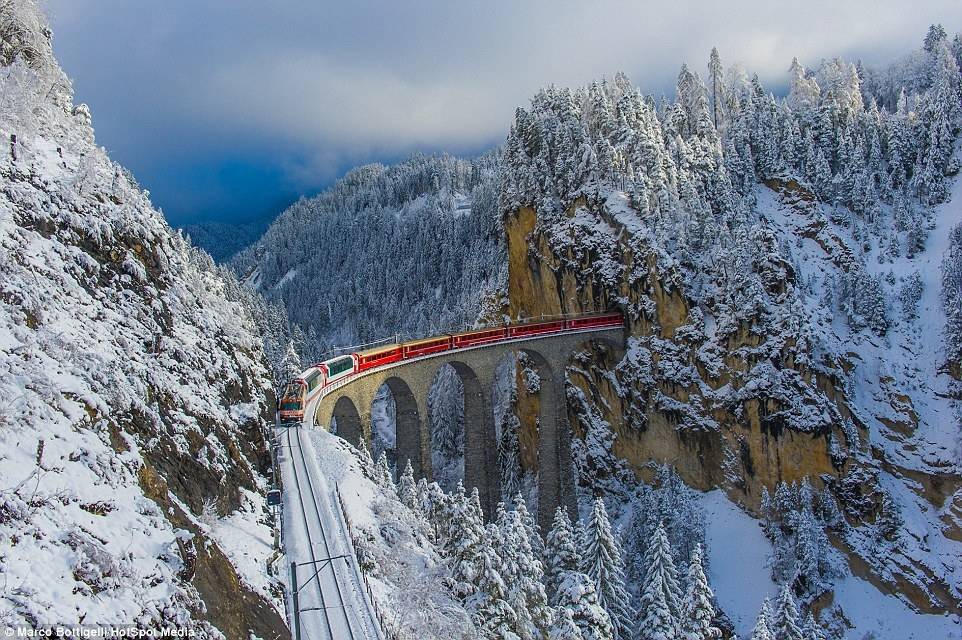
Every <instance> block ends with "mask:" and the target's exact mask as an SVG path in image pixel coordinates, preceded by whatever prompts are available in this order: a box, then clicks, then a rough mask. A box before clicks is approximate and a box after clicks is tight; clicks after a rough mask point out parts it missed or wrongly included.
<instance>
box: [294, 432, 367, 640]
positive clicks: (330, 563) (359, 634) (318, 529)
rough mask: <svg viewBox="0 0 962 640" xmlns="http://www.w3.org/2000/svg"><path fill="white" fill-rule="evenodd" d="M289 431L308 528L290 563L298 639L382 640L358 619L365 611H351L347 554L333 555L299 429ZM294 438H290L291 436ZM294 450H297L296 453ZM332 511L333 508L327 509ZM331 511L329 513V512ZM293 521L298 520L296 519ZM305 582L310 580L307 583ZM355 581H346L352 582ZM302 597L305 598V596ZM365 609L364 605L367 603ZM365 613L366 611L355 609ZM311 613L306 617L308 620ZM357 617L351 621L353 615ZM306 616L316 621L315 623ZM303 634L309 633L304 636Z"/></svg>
mask: <svg viewBox="0 0 962 640" xmlns="http://www.w3.org/2000/svg"><path fill="white" fill-rule="evenodd" d="M284 430H285V431H286V432H287V450H288V454H289V456H290V462H291V466H290V469H291V475H292V478H293V481H294V483H293V484H294V486H293V488H294V493H296V494H297V498H296V500H297V503H298V506H297V507H295V510H296V512H297V513H298V514H299V515H300V519H301V523H302V524H303V527H304V536H303V538H302V542H303V543H304V544H305V546H306V549H297V551H298V552H299V555H300V556H301V560H300V561H299V562H298V561H296V560H295V561H294V562H292V565H291V566H292V568H291V592H292V600H293V605H294V606H293V608H292V616H293V623H294V625H293V626H294V633H295V638H297V639H298V640H299V639H300V638H311V639H312V640H313V638H315V637H321V638H326V639H330V640H372V639H374V638H378V637H379V635H378V634H377V633H376V632H375V634H374V635H372V634H371V633H370V625H368V624H365V622H364V620H363V619H359V618H358V616H362V615H364V613H365V612H366V611H367V608H366V606H365V607H354V608H353V609H352V607H350V606H349V602H348V601H347V599H346V598H345V592H344V588H346V587H348V585H347V584H343V585H342V583H343V582H344V576H343V571H342V572H341V575H339V572H338V568H339V567H342V568H344V569H346V570H348V571H350V569H351V564H350V562H351V561H350V556H349V555H348V553H342V554H337V553H334V551H336V549H335V548H334V547H333V545H332V544H331V541H330V540H329V539H328V533H327V531H326V530H325V529H326V528H325V520H329V518H328V519H325V518H324V517H323V516H322V510H323V509H324V508H325V505H326V503H325V502H323V501H322V500H320V499H319V496H318V490H317V488H316V487H315V485H314V481H313V480H312V478H311V472H310V469H309V468H308V465H307V460H306V458H305V455H304V450H303V448H302V443H301V430H300V429H299V428H297V427H288V428H285V429H284ZM292 431H293V432H294V435H293V436H292V435H291V432H292ZM295 449H296V450H295ZM327 506H328V507H329V505H327ZM328 511H330V509H328ZM291 517H292V518H293V517H294V515H293V514H292V515H291ZM305 578H306V579H305ZM351 579H352V578H351V577H350V576H348V577H347V581H348V582H350V580H351ZM302 594H303V595H302ZM365 605H366V603H365ZM358 608H363V609H364V611H357V610H354V609H358ZM305 614H307V615H305ZM352 614H353V616H352ZM308 616H316V618H311V617H308ZM302 629H303V630H304V631H305V632H306V633H302Z"/></svg>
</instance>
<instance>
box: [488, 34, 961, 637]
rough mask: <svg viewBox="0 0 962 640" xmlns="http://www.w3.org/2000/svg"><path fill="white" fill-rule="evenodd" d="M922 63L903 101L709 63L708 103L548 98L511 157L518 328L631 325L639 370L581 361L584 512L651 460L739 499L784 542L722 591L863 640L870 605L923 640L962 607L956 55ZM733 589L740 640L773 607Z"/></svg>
mask: <svg viewBox="0 0 962 640" xmlns="http://www.w3.org/2000/svg"><path fill="white" fill-rule="evenodd" d="M913 55H914V56H916V57H917V58H918V59H919V60H920V61H922V64H923V67H924V71H923V72H920V74H919V77H917V78H913V79H912V82H910V83H909V84H908V85H906V87H905V91H900V88H901V87H899V86H895V88H894V90H893V85H892V82H894V81H897V80H899V78H900V76H899V75H898V74H899V70H898V68H894V70H888V69H880V70H878V71H866V70H865V69H860V68H857V67H856V66H855V65H854V64H850V63H847V62H844V61H842V60H826V61H823V63H822V64H821V66H820V68H819V69H818V70H816V71H808V70H806V69H804V68H803V67H802V66H801V65H800V64H798V62H797V61H796V62H794V63H793V65H792V67H791V71H790V74H791V78H790V92H789V95H788V96H787V97H786V98H777V97H776V96H774V95H772V94H770V93H768V92H767V91H766V90H765V89H764V88H763V87H762V85H761V84H760V82H759V81H758V80H757V78H753V79H751V80H749V79H748V78H746V77H744V76H743V75H741V74H739V73H737V70H736V72H735V73H733V74H731V75H730V76H728V77H727V78H726V76H725V75H724V73H723V71H724V69H723V67H722V65H721V62H720V60H719V58H718V56H717V52H713V54H712V58H711V63H710V67H709V68H710V69H711V73H712V77H711V78H710V80H709V81H710V86H712V87H713V90H712V91H711V92H709V91H708V89H707V88H706V86H705V83H703V82H702V80H701V78H700V77H698V75H697V74H696V73H695V72H693V71H692V70H691V69H689V68H688V67H687V66H683V67H682V69H681V72H680V73H679V76H678V87H677V100H676V101H675V102H668V101H666V100H665V101H662V103H661V104H658V103H657V102H656V101H655V100H654V99H652V98H651V97H648V96H644V95H642V94H641V93H640V91H638V90H637V89H636V88H635V87H634V86H632V85H631V84H630V82H629V81H628V80H627V78H625V77H624V76H623V75H620V74H619V75H617V76H615V78H614V79H613V81H602V82H596V83H592V84H591V85H589V86H586V87H582V88H578V89H574V90H570V89H564V88H557V87H549V88H546V89H544V90H542V91H540V92H539V93H538V94H537V95H536V96H535V97H534V98H533V100H532V104H531V107H530V109H524V110H519V111H518V112H517V114H516V119H515V122H514V125H513V127H512V130H511V134H510V135H509V138H508V141H507V143H506V145H505V158H504V162H505V165H506V171H505V181H504V185H503V190H502V205H503V210H504V214H505V223H504V224H505V229H506V233H507V245H508V246H507V253H508V259H509V277H508V293H509V296H508V298H509V300H508V309H509V313H510V315H512V316H537V315H539V314H546V315H550V314H557V313H566V312H584V311H594V310H604V309H608V308H613V307H616V308H620V309H621V310H622V311H623V312H624V313H625V315H626V317H627V319H628V329H629V332H630V333H631V337H630V338H629V340H628V345H627V346H628V349H627V353H626V356H625V357H624V359H622V360H621V361H620V362H611V361H610V358H609V357H607V356H606V354H605V353H604V351H603V350H602V349H600V348H597V347H596V348H594V349H593V350H591V351H589V350H586V352H585V353H584V354H582V355H580V356H579V357H577V358H574V359H573V362H571V363H569V366H568V380H569V383H570V388H569V393H568V399H569V418H570V419H571V422H572V425H573V427H574V430H575V436H576V438H575V440H574V442H573V449H574V453H575V464H576V468H577V472H578V481H579V482H580V484H581V486H582V488H583V493H582V494H583V495H591V493H592V492H594V493H597V492H598V491H602V490H603V491H605V492H606V493H608V495H609V496H611V498H612V499H613V500H614V501H618V500H624V499H628V500H630V499H633V498H632V496H633V493H632V490H630V489H627V488H626V487H630V486H631V485H634V484H636V483H637V480H638V477H640V478H642V479H648V478H650V477H651V476H652V463H653V462H668V463H670V464H672V465H674V466H675V467H676V468H677V469H678V472H679V473H680V474H681V475H682V477H683V478H684V479H685V481H686V482H688V483H689V484H690V485H692V486H694V487H697V488H699V489H702V490H706V491H708V490H712V489H714V488H716V487H718V488H722V489H724V491H725V493H726V494H727V496H728V497H729V499H731V500H733V501H735V502H738V503H740V504H741V505H742V506H743V507H744V508H745V509H746V512H748V513H753V514H755V515H757V516H759V517H760V518H761V519H762V520H763V522H764V529H763V532H764V535H765V539H766V540H767V541H769V543H770V544H771V549H770V550H768V551H767V552H766V555H768V558H767V563H766V564H767V567H760V566H758V563H757V562H755V563H753V565H752V566H751V567H746V568H745V573H744V575H736V576H728V575H724V576H723V575H720V574H719V573H717V572H718V571H720V570H722V568H724V567H729V569H730V570H733V571H738V570H739V567H738V566H737V565H735V564H733V563H731V562H730V558H728V557H721V558H719V557H718V556H717V553H718V550H713V551H710V556H711V557H712V558H717V559H718V560H719V566H717V567H712V571H713V572H715V573H713V574H712V575H713V576H715V577H716V579H718V580H719V583H720V584H723V585H725V586H726V589H725V590H724V591H726V592H727V591H730V590H731V587H732V584H733V581H737V580H740V579H744V580H748V581H750V582H752V584H753V585H755V586H761V584H762V583H760V581H759V580H758V579H757V578H758V575H759V572H765V573H767V574H768V579H769V580H774V581H775V582H777V583H778V584H779V585H785V584H787V585H789V586H790V587H791V589H793V590H794V591H795V593H796V594H797V595H798V596H799V598H800V599H801V601H802V603H803V606H804V608H805V609H807V610H809V611H811V612H813V613H814V614H816V615H818V616H820V618H821V621H822V622H823V623H824V624H825V625H826V626H827V627H828V628H830V629H831V631H832V632H833V633H834V634H836V635H839V634H843V633H846V634H849V635H850V636H852V637H861V635H862V634H864V633H871V632H874V631H876V630H879V629H880V628H882V627H884V624H880V623H878V621H877V620H876V619H872V618H871V617H870V616H868V615H866V608H865V607H864V606H863V605H864V601H865V600H864V598H866V597H869V594H870V593H872V592H873V591H874V593H875V594H876V595H875V597H877V598H878V599H879V601H880V602H881V601H884V595H883V594H891V595H893V596H894V597H896V598H898V599H900V601H901V602H902V604H903V609H902V611H903V612H904V616H903V613H897V614H896V613H894V612H893V616H892V617H891V618H888V620H890V621H894V620H896V619H898V620H909V619H911V618H912V617H913V616H914V617H915V621H916V622H915V623H911V624H913V625H914V632H916V633H918V634H921V633H923V631H925V630H935V631H937V632H939V633H957V631H958V625H959V619H958V616H959V614H960V613H962V574H960V573H959V566H960V565H962V534H960V532H962V529H960V526H959V514H960V513H962V509H960V498H959V496H960V494H959V490H960V487H962V468H960V459H959V457H958V443H959V427H958V425H959V422H958V407H957V404H958V397H959V392H958V382H957V381H958V378H959V377H960V374H959V370H960V365H959V362H958V355H959V353H960V351H959V348H958V343H959V342H960V340H959V336H958V335H957V334H958V330H957V328H956V329H954V331H955V333H952V330H953V329H952V327H954V326H955V325H954V324H952V323H951V322H949V320H952V321H953V322H955V323H957V322H958V317H959V315H960V314H959V311H958V310H957V309H955V308H954V307H952V304H954V305H955V306H958V300H959V298H958V297H956V298H949V299H947V298H946V288H944V287H943V274H942V273H941V269H940V267H941V265H942V263H943V259H944V258H945V257H946V256H947V255H948V254H949V253H950V252H951V250H952V247H953V246H955V245H954V244H953V242H954V241H950V239H949V232H950V231H951V230H953V229H954V228H955V227H956V225H957V223H958V221H959V219H960V216H962V214H960V211H962V209H960V205H959V200H960V198H962V187H960V186H959V182H960V180H959V178H958V173H959V166H960V164H962V161H960V159H959V155H958V154H959V149H958V146H957V143H956V142H955V141H956V139H957V137H958V135H959V133H960V132H962V100H960V96H962V92H960V85H962V76H960V73H959V65H960V62H962V37H956V38H955V39H954V40H952V41H951V42H950V41H949V38H948V37H947V36H946V34H945V32H944V30H942V29H941V28H938V27H935V26H933V28H932V29H931V30H930V32H929V35H928V36H927V38H926V40H925V48H924V50H922V51H919V52H916V53H914V54H913ZM955 244H956V245H957V244H958V243H957V242H955ZM956 253H958V252H957V251H956ZM957 261H958V256H956V262H957ZM956 271H958V268H957V267H956ZM953 282H954V281H953ZM953 286H955V287H956V288H958V286H959V285H958V283H957V282H955V284H954V285H953ZM950 293H951V291H950ZM947 300H948V302H947ZM953 301H954V302H953ZM947 307H948V316H947ZM950 325H951V326H950ZM584 506H585V505H584V504H583V505H582V509H584ZM712 506H713V510H714V513H716V514H719V515H718V517H720V518H722V519H723V521H724V522H729V523H731V525H732V526H731V528H732V531H731V535H735V536H737V535H738V533H739V532H740V531H741V532H744V530H745V528H744V526H743V524H740V523H739V519H738V518H732V517H726V516H725V513H724V510H722V509H720V507H719V505H718V504H716V503H712ZM709 534H710V535H709V538H710V540H709V542H710V545H709V546H711V543H712V540H719V539H724V538H725V536H726V533H725V532H724V531H719V530H718V528H717V526H715V525H714V524H710V525H709ZM751 537H753V538H754V537H757V536H751ZM721 552H722V553H723V554H724V550H722V551H721ZM726 560H727V562H726ZM746 564H748V563H746ZM726 592H723V590H722V589H720V588H719V590H718V593H719V600H720V602H722V603H723V604H724V603H725V602H727V603H728V606H729V607H730V608H732V611H730V612H729V614H730V618H731V619H732V620H733V621H734V623H735V626H736V628H738V629H739V630H741V631H742V632H743V633H744V632H745V631H747V630H748V627H749V626H750V625H751V624H753V618H754V615H755V612H753V611H749V610H746V609H749V608H751V607H756V608H757V607H758V606H759V602H754V603H753V604H750V605H749V604H746V602H747V600H745V601H739V599H738V595H737V594H733V593H726ZM846 594H847V595H846ZM858 594H861V596H859V595H858ZM751 596H752V597H751V600H758V599H759V596H761V593H760V592H759V593H752V594H751ZM860 598H861V599H860ZM847 607H850V608H851V609H852V610H851V611H849V610H848V609H847ZM879 633H881V634H883V635H881V636H880V637H896V636H893V635H884V634H885V633H886V631H884V630H883V631H880V632H879ZM888 633H891V631H888ZM898 633H901V632H898Z"/></svg>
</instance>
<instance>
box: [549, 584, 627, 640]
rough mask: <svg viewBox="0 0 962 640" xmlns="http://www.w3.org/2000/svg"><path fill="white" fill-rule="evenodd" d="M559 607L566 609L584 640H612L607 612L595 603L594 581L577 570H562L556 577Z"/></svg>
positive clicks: (612, 634)
mask: <svg viewBox="0 0 962 640" xmlns="http://www.w3.org/2000/svg"><path fill="white" fill-rule="evenodd" d="M556 602H557V605H556V606H557V608H558V610H562V611H569V612H570V613H571V617H572V620H574V623H575V625H576V626H577V627H578V629H579V630H580V631H581V635H582V638H583V639H584V640H614V637H615V636H614V633H615V632H614V629H613V628H612V625H611V618H610V617H609V616H608V612H607V611H605V608H604V607H603V606H601V604H600V603H599V602H598V593H597V592H596V591H595V585H594V582H592V580H591V578H589V577H588V576H587V575H585V574H583V573H581V572H580V571H563V572H561V574H559V576H558V590H557V595H556Z"/></svg>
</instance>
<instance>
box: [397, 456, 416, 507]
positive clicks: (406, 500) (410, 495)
mask: <svg viewBox="0 0 962 640" xmlns="http://www.w3.org/2000/svg"><path fill="white" fill-rule="evenodd" d="M397 495H398V498H399V499H400V500H401V502H402V503H403V504H404V505H405V506H407V507H409V508H411V509H414V508H415V506H417V503H418V489H417V485H416V484H415V482H414V469H413V468H412V467H411V461H410V460H408V461H407V464H405V465H404V472H403V473H402V474H401V478H400V480H398V486H397Z"/></svg>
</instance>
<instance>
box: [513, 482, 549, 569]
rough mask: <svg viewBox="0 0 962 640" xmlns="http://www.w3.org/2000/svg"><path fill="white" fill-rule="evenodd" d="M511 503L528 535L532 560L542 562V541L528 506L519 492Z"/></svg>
mask: <svg viewBox="0 0 962 640" xmlns="http://www.w3.org/2000/svg"><path fill="white" fill-rule="evenodd" d="M513 502H514V508H515V510H516V511H517V512H518V515H519V516H520V517H521V522H522V523H523V524H524V530H525V532H526V533H527V535H528V544H530V545H531V552H532V553H533V554H534V558H535V559H536V560H538V561H539V562H540V561H543V560H544V540H543V539H542V538H541V531H540V530H539V529H538V523H537V522H535V519H534V515H532V514H531V512H530V511H528V505H527V503H526V502H525V500H524V496H523V495H521V492H520V491H519V492H518V493H516V494H515V496H514V500H513Z"/></svg>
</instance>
